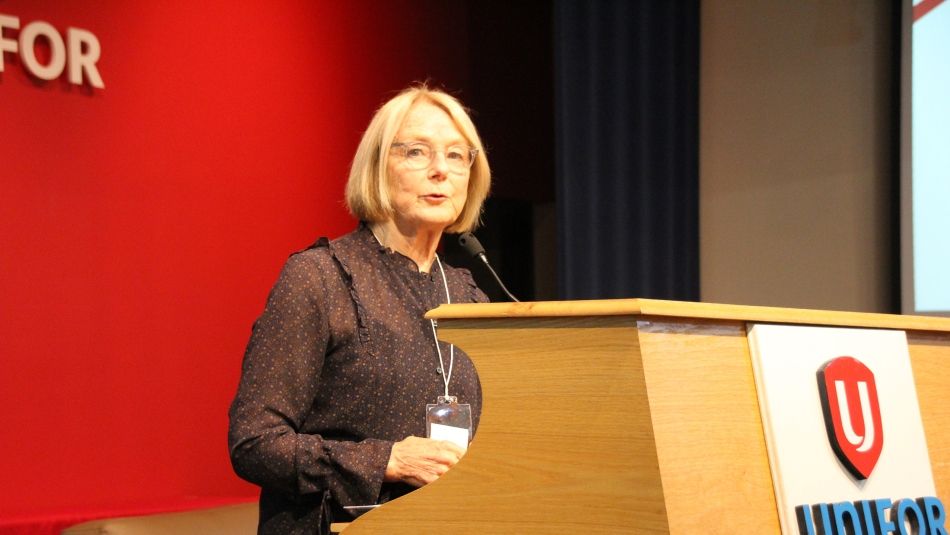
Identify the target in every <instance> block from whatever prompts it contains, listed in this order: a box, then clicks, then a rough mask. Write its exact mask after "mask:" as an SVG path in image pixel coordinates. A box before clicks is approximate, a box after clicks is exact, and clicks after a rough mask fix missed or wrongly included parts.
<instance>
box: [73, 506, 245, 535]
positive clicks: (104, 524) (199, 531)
mask: <svg viewBox="0 0 950 535" xmlns="http://www.w3.org/2000/svg"><path fill="white" fill-rule="evenodd" d="M256 533H257V503H242V504H238V505H226V506H223V507H215V508H212V509H198V510H196V511H185V512H183V513H163V514H158V515H146V516H129V517H125V518H107V519H102V520H93V521H91V522H83V523H82V524H76V525H75V526H72V527H69V528H66V529H65V530H63V535H216V534H221V535H243V534H247V535H254V534H256Z"/></svg>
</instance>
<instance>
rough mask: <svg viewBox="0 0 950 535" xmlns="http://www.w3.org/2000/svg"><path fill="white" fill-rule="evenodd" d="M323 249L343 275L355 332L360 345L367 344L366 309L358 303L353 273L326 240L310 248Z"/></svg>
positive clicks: (331, 244)
mask: <svg viewBox="0 0 950 535" xmlns="http://www.w3.org/2000/svg"><path fill="white" fill-rule="evenodd" d="M318 247H325V248H326V249H327V251H328V252H329V253H330V258H332V259H333V261H334V262H336V264H337V265H338V266H339V267H340V273H341V274H342V275H343V282H344V283H345V284H346V288H347V290H349V292H350V299H352V300H353V305H354V306H355V307H356V330H357V333H358V336H359V339H360V343H362V344H368V343H369V325H368V324H367V321H366V307H364V306H363V303H362V301H360V293H359V290H358V289H357V288H356V281H354V280H353V271H352V270H351V269H350V266H349V265H347V263H346V261H345V260H343V258H341V257H340V255H338V254H337V251H336V248H335V247H334V246H333V242H331V241H330V240H329V239H328V238H325V237H324V238H320V239H319V240H317V242H316V243H314V244H313V245H311V246H310V248H311V249H313V248H318Z"/></svg>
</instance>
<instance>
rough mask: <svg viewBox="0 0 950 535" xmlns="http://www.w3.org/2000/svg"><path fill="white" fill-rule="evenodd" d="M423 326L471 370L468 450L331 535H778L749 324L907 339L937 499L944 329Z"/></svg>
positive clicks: (701, 308) (628, 309) (530, 306)
mask: <svg viewBox="0 0 950 535" xmlns="http://www.w3.org/2000/svg"><path fill="white" fill-rule="evenodd" d="M430 316H431V317H432V318H436V319H438V322H439V334H440V337H442V339H444V340H446V341H450V342H453V343H455V344H456V345H458V346H459V347H461V348H463V349H464V350H465V351H466V352H467V353H468V354H469V355H470V356H471V358H472V360H473V361H474V362H475V366H476V367H477V369H478V373H479V376H480V378H481V382H482V392H483V397H484V401H483V409H482V416H481V424H480V426H479V428H478V431H477V434H476V437H475V440H474V441H473V442H472V444H471V447H470V448H469V450H468V453H467V454H466V455H465V457H464V458H463V459H462V461H461V462H459V464H458V465H456V466H455V467H454V468H453V469H452V470H450V471H449V472H448V473H447V474H445V475H444V476H443V477H442V478H440V479H439V480H438V481H436V482H435V483H433V484H431V485H428V486H426V487H424V488H422V489H419V490H418V491H416V492H413V493H411V494H409V495H407V496H404V497H402V498H399V499H398V500H395V501H393V502H391V503H389V504H386V505H384V506H382V507H380V508H378V509H376V510H374V511H372V512H370V513H368V514H366V515H364V516H362V517H360V518H359V519H357V520H356V521H354V522H353V523H351V524H349V526H347V527H345V531H344V533H345V535H360V534H365V533H379V534H403V533H404V534H419V533H439V534H460V533H464V534H467V533H471V534H487V533H559V534H561V533H651V534H652V533H672V534H698V533H703V534H720V533H721V534H727V533H728V534H734V533H756V534H760V533H776V534H777V533H779V532H780V530H779V521H778V513H777V511H776V505H775V498H774V492H773V487H772V481H771V478H770V472H769V463H768V457H767V454H766V447H765V439H764V436H763V430H762V424H761V418H760V415H759V407H758V402H757V398H756V390H755V384H754V380H753V374H752V364H751V360H750V354H749V344H748V340H747V338H746V326H747V324H750V323H779V324H791V325H826V326H839V327H862V328H882V329H897V330H905V331H906V332H907V338H908V342H909V345H910V356H911V363H912V366H913V370H914V377H915V381H916V386H917V394H918V398H919V403H920V409H921V413H922V416H923V423H924V429H925V432H926V435H927V443H928V445H929V449H930V460H931V464H932V466H933V472H934V481H935V483H936V486H937V493H938V495H943V496H944V497H945V498H946V497H947V496H948V495H947V493H948V492H950V392H948V390H947V385H950V319H944V318H931V317H917V316H893V315H885V314H863V313H845V312H827V311H814V310H792V309H780V308H763V307H746V306H730V305H715V304H706V303H680V302H671V301H656V300H646V299H627V300H610V301H570V302H539V303H512V304H508V303H504V304H502V303H498V304H480V305H479V304H475V305H471V304H470V305H445V306H441V307H439V308H438V309H436V310H434V311H432V312H431V313H430ZM341 527H342V526H341Z"/></svg>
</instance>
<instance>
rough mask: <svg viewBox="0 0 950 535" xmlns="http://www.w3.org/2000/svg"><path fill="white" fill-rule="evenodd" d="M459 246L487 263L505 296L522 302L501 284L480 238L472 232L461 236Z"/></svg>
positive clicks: (486, 265)
mask: <svg viewBox="0 0 950 535" xmlns="http://www.w3.org/2000/svg"><path fill="white" fill-rule="evenodd" d="M459 245H460V246H462V249H465V252H467V253H468V254H470V255H472V256H473V257H475V258H480V259H481V261H482V262H484V263H485V267H487V268H488V271H489V273H491V275H492V277H495V282H497V283H498V287H499V288H501V290H502V291H503V292H505V295H507V296H508V298H509V299H511V300H512V301H514V302H516V303H519V302H520V301H518V298H517V297H515V296H513V295H511V292H509V291H508V288H506V287H505V283H503V282H501V278H500V277H498V274H497V273H495V270H494V269H492V267H491V264H490V263H489V262H488V257H487V256H485V248H484V247H482V244H481V242H479V241H478V238H476V237H475V235H474V234H472V233H471V232H463V233H462V234H459Z"/></svg>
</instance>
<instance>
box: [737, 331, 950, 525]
mask: <svg viewBox="0 0 950 535" xmlns="http://www.w3.org/2000/svg"><path fill="white" fill-rule="evenodd" d="M748 330H749V346H750V350H751V353H752V364H753V373H754V375H755V382H756V392H757V394H758V399H759V409H760V411H761V415H762V424H763V431H764V432H765V439H766V449H767V451H768V454H769V467H770V469H771V474H772V483H773V487H774V489H775V499H776V506H777V507H778V513H779V523H780V525H781V529H782V533H783V535H950V534H948V530H947V524H948V522H947V514H946V511H945V509H944V505H943V502H942V501H941V500H940V498H939V497H938V496H937V489H936V486H935V484H934V477H933V472H932V470H931V466H930V455H929V452H928V449H927V440H926V439H927V436H926V433H925V432H924V427H923V421H922V418H921V412H920V405H919V404H918V400H917V385H916V381H915V376H914V371H913V369H912V366H911V364H912V363H911V358H910V352H909V349H908V344H907V335H906V334H905V333H904V332H903V331H898V330H888V329H857V328H845V327H815V326H804V325H774V324H754V325H750V326H749V327H748Z"/></svg>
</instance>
